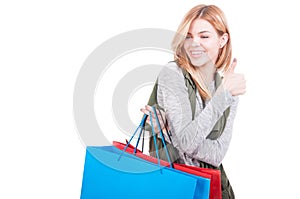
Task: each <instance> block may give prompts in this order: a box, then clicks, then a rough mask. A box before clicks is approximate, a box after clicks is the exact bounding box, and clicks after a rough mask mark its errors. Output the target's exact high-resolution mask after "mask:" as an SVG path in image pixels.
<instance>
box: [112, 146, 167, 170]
mask: <svg viewBox="0 0 300 199" xmlns="http://www.w3.org/2000/svg"><path fill="white" fill-rule="evenodd" d="M113 145H114V146H115V147H117V148H118V149H121V150H123V149H124V148H125V147H126V144H124V143H122V142H117V141H113ZM134 148H135V147H134V146H132V145H131V144H129V145H128V147H127V149H126V152H127V153H131V154H134ZM135 155H136V156H138V157H140V158H142V159H144V160H147V161H149V162H152V163H155V164H157V163H158V159H157V158H155V157H152V156H149V155H146V154H144V153H143V152H142V151H140V150H138V149H136V154H135ZM160 165H162V166H167V167H169V166H170V163H168V162H167V161H164V160H160Z"/></svg>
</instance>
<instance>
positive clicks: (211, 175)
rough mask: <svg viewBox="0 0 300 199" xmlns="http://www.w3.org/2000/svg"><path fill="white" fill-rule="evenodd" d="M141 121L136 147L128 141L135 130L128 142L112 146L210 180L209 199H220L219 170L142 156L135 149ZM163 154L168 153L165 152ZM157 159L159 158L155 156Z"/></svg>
mask: <svg viewBox="0 0 300 199" xmlns="http://www.w3.org/2000/svg"><path fill="white" fill-rule="evenodd" d="M153 112H154V115H155V117H156V119H158V116H157V114H156V111H155V109H154V111H153ZM143 119H144V118H143ZM143 119H142V122H141V123H140V126H139V127H140V129H141V131H140V133H139V136H138V141H137V144H136V147H134V146H132V145H131V144H130V141H131V140H132V138H133V136H134V135H135V133H136V132H137V130H136V131H135V133H134V135H133V136H132V137H131V139H130V141H129V142H128V141H127V140H126V144H125V143H121V142H118V141H113V145H114V146H116V147H117V148H119V149H121V150H124V151H126V152H127V153H131V154H135V155H136V156H138V157H140V158H142V159H144V160H147V161H149V162H153V163H158V162H160V164H161V165H164V166H171V165H172V166H173V167H174V169H177V170H180V171H183V172H186V173H189V174H193V175H197V176H201V177H204V178H207V179H210V194H209V198H210V199H222V189H221V173H220V170H216V169H211V168H200V167H196V166H189V165H185V164H178V163H171V162H170V163H169V162H167V161H163V160H158V159H156V158H154V157H152V156H148V155H146V154H143V151H140V150H138V149H137V146H138V144H139V140H140V136H141V134H142V130H144V129H143V128H144V125H145V123H144V122H143ZM150 121H151V122H152V116H151V115H150ZM151 126H152V127H153V123H152V125H151ZM158 129H159V131H160V133H161V127H160V125H159V124H158ZM152 132H153V131H152ZM153 135H154V138H155V134H153ZM161 137H162V141H163V143H164V144H165V142H164V136H163V135H162V134H161ZM169 139H170V140H171V138H169ZM142 147H143V146H142ZM165 152H166V153H168V152H167V151H165ZM157 157H159V156H157Z"/></svg>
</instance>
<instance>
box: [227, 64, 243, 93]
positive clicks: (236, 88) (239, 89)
mask: <svg viewBox="0 0 300 199" xmlns="http://www.w3.org/2000/svg"><path fill="white" fill-rule="evenodd" d="M236 64H237V60H236V59H235V58H234V59H233V62H232V64H231V66H230V67H229V68H228V70H227V71H226V72H225V73H224V78H223V80H222V84H223V87H224V89H226V90H228V91H229V92H230V93H231V95H232V96H237V95H243V94H245V92H246V80H245V77H244V75H243V74H239V73H235V72H234V70H235V67H236Z"/></svg>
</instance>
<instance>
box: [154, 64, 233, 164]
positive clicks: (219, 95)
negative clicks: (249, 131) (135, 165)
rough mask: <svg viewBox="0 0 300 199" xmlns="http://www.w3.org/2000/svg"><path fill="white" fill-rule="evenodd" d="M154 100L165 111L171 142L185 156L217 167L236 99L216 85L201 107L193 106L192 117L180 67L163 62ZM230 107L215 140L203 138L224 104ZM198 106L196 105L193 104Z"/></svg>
mask: <svg viewBox="0 0 300 199" xmlns="http://www.w3.org/2000/svg"><path fill="white" fill-rule="evenodd" d="M157 97H158V99H157V100H158V103H159V105H160V106H162V107H163V108H164V110H165V112H166V118H167V120H168V122H169V126H170V129H171V132H172V135H173V143H174V145H175V147H178V148H179V150H181V151H182V152H183V153H185V154H186V155H188V156H190V157H193V158H196V159H200V160H202V161H205V162H207V163H209V164H212V165H215V166H218V165H219V164H220V163H221V161H222V160H223V158H224V156H225V153H226V151H227V149H228V146H229V143H230V140H231V134H232V126H233V120H234V116H235V112H236V106H237V99H236V97H232V96H231V94H230V93H229V92H228V91H226V90H224V89H222V88H219V89H218V90H217V91H216V93H215V94H214V96H213V97H212V99H211V100H210V101H209V103H208V104H207V105H206V107H205V108H204V109H203V110H199V109H196V115H195V119H194V120H192V112H191V105H190V101H189V96H188V90H187V87H186V85H185V82H184V77H183V74H182V71H181V69H180V68H179V67H178V66H176V65H174V64H173V65H167V66H166V67H165V68H164V69H163V70H162V71H161V73H160V75H159V78H158V93H157ZM229 106H231V108H230V114H229V117H228V119H227V123H226V127H225V129H224V132H223V134H222V136H220V137H219V138H218V139H217V140H210V139H206V137H207V135H208V134H209V133H210V132H211V130H212V128H213V127H214V125H215V123H216V122H217V121H218V119H219V118H220V117H221V116H222V114H223V112H224V111H225V109H226V108H227V107H229ZM196 107H198V108H199V106H196Z"/></svg>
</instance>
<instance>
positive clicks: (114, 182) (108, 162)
mask: <svg viewBox="0 0 300 199" xmlns="http://www.w3.org/2000/svg"><path fill="white" fill-rule="evenodd" d="M155 116H156V119H158V118H157V115H156V114H155ZM146 117H147V116H146V115H144V117H143V119H142V121H141V123H140V125H139V127H138V128H137V130H138V129H139V128H140V129H143V127H144V125H145V121H146ZM150 120H151V123H152V116H151V115H150ZM151 126H152V127H153V123H152V125H151ZM159 129H160V133H161V135H162V131H161V128H160V126H159ZM137 130H136V131H135V132H134V134H133V136H132V137H131V139H130V140H129V142H128V143H127V146H126V147H125V148H124V150H123V151H122V150H120V149H118V148H116V147H114V146H88V147H87V148H86V158H85V164H84V173H83V180H82V188H81V199H100V198H101V199H102V198H103V199H106V198H108V199H115V198H130V199H140V198H143V199H148V198H149V199H150V198H151V199H153V198H156V199H160V198H163V199H166V198H172V199H176V198H178V199H208V198H209V190H210V180H209V179H207V178H203V177H200V176H196V175H192V174H188V173H185V172H183V171H180V170H176V169H174V168H173V167H172V163H171V162H170V159H169V157H168V159H169V163H170V164H169V166H170V168H169V167H164V166H161V165H160V163H159V162H160V161H159V160H158V164H155V163H152V162H149V161H146V160H144V159H142V158H140V157H138V156H135V155H133V154H129V153H126V152H125V151H126V148H127V147H128V145H129V144H130V141H131V140H132V138H133V137H134V135H135V134H136V132H137ZM141 133H142V131H140V133H139V137H138V140H139V139H140V137H141ZM152 134H153V136H154V137H155V133H154V129H153V128H152ZM163 142H164V141H163ZM137 145H138V143H137ZM137 145H136V146H137ZM156 148H157V147H156ZM166 153H168V152H167V150H166ZM157 155H158V153H157ZM167 156H168V155H167Z"/></svg>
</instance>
